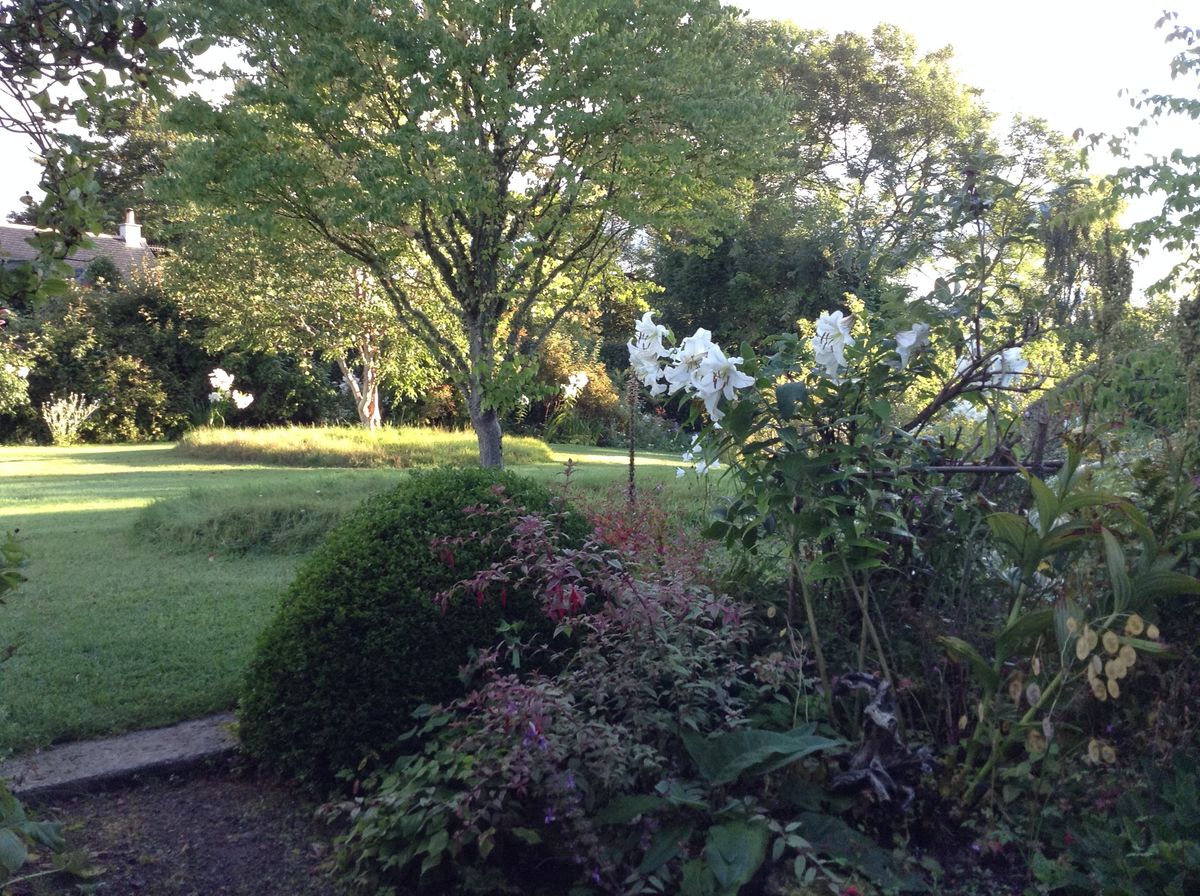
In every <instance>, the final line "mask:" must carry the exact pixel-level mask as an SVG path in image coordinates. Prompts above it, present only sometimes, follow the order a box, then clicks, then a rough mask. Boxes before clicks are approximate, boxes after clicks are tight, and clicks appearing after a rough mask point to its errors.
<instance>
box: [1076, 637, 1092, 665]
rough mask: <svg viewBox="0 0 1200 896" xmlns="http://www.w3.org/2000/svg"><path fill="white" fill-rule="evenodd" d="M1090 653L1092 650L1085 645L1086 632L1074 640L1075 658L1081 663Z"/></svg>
mask: <svg viewBox="0 0 1200 896" xmlns="http://www.w3.org/2000/svg"><path fill="white" fill-rule="evenodd" d="M1091 652H1092V649H1091V648H1090V647H1088V643H1087V632H1084V633H1083V634H1082V635H1080V636H1079V637H1078V638H1076V639H1075V658H1076V659H1077V660H1079V661H1081V662H1082V661H1083V660H1086V659H1087V657H1088V654H1089V653H1091Z"/></svg>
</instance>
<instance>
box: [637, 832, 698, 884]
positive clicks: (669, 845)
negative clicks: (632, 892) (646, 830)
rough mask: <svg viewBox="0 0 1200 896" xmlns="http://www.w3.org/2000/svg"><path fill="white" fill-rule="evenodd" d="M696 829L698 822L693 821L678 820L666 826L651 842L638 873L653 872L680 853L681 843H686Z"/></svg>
mask: <svg viewBox="0 0 1200 896" xmlns="http://www.w3.org/2000/svg"><path fill="white" fill-rule="evenodd" d="M695 829H696V823H695V822H693V821H676V822H672V823H671V824H669V825H667V826H666V827H664V828H663V829H662V830H660V831H659V832H658V833H657V834H656V835H655V836H654V840H653V841H651V843H650V848H649V849H647V850H646V854H645V855H644V856H642V862H641V864H640V865H638V868H637V873H638V874H641V875H646V874H653V873H654V872H655V871H657V870H658V869H659V868H661V867H662V866H663V865H665V864H667V862H669V861H671V859H673V858H675V856H677V855H678V854H679V847H680V844H682V843H684V842H685V841H686V840H687V839H688V838H689V837H691V836H692V831H694V830H695Z"/></svg>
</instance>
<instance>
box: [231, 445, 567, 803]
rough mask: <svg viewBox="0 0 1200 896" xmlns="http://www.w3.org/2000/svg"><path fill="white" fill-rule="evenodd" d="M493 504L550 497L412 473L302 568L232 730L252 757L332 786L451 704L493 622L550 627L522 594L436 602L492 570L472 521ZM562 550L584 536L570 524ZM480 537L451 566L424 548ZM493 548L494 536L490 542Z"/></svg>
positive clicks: (454, 475) (490, 480)
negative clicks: (431, 711) (417, 712)
mask: <svg viewBox="0 0 1200 896" xmlns="http://www.w3.org/2000/svg"><path fill="white" fill-rule="evenodd" d="M497 487H502V493H501V494H502V495H504V496H507V497H509V498H512V499H513V500H514V501H515V503H516V504H518V505H522V506H524V507H526V508H528V509H529V510H531V511H540V512H545V511H549V510H552V509H554V507H553V503H552V500H551V495H550V492H549V491H548V490H547V489H546V488H545V487H543V486H541V485H539V484H537V483H535V482H533V481H531V480H529V479H525V478H523V477H519V476H515V475H513V474H510V473H501V472H497V471H494V470H481V469H468V470H449V469H446V470H438V471H434V472H414V473H413V474H412V475H411V476H410V477H409V478H408V479H407V480H406V481H405V482H404V483H403V484H401V485H400V486H399V487H398V488H396V489H395V490H394V491H392V492H389V493H388V494H385V495H381V496H378V497H376V498H373V499H371V500H369V501H367V502H366V503H365V504H364V505H363V506H362V507H361V508H360V509H359V510H358V511H356V512H355V513H354V514H353V515H351V516H350V517H349V518H348V519H347V520H346V521H345V522H344V523H342V524H341V525H340V526H339V527H338V528H337V529H335V530H334V531H333V532H332V533H331V534H330V536H329V539H328V541H326V542H325V544H324V545H323V546H322V547H320V548H318V549H317V551H316V552H315V553H314V554H313V556H312V557H310V558H309V559H308V561H307V562H306V563H305V565H304V566H303V567H302V569H301V570H300V573H299V575H298V576H297V578H296V581H295V582H294V583H293V584H292V586H291V588H290V589H289V590H288V592H287V593H286V594H285V596H284V598H283V601H282V604H281V606H280V608H279V611H278V613H277V614H276V616H275V618H274V620H273V621H272V622H271V623H270V625H268V627H267V628H266V630H265V631H264V632H263V634H262V635H261V637H260V638H259V640H258V644H257V648H256V651H255V655H254V658H253V659H252V661H251V663H250V667H249V669H248V671H247V674H246V678H245V681H244V684H243V688H242V699H241V718H240V726H239V733H240V736H241V740H242V744H243V746H244V747H245V749H246V750H247V752H249V753H250V755H252V756H254V757H256V758H258V759H259V760H261V761H263V762H265V763H266V764H268V765H270V766H272V767H274V768H276V769H277V770H279V771H281V772H283V773H285V774H288V775H291V776H294V777H296V778H299V779H302V780H305V781H308V782H311V783H313V784H316V785H318V786H328V785H329V784H331V783H332V782H333V780H334V775H335V774H336V773H337V772H338V771H339V770H340V769H344V768H354V767H356V766H357V765H358V763H359V762H360V761H361V760H362V759H363V757H365V756H367V755H368V754H370V753H372V752H379V753H381V754H386V752H387V750H388V748H389V747H390V746H391V745H392V744H393V743H394V742H395V740H396V738H397V737H398V736H399V735H400V734H401V733H403V732H404V731H406V730H408V729H409V728H411V727H412V724H413V722H412V717H411V715H412V711H413V710H414V709H416V708H417V707H418V706H420V705H421V704H423V703H440V702H442V701H445V700H448V699H451V698H453V697H455V696H457V695H459V694H460V693H461V689H462V688H461V684H460V682H459V679H458V670H459V668H460V667H461V666H462V664H463V663H464V662H465V661H466V660H467V659H468V656H469V653H470V649H471V648H472V647H476V648H479V647H487V646H490V645H492V644H494V643H496V641H497V634H496V628H497V625H498V624H499V623H500V622H501V621H502V620H505V619H507V620H526V621H528V622H530V623H531V625H533V626H536V627H541V628H543V629H544V630H546V631H549V630H550V629H551V623H550V622H549V621H548V620H547V619H546V618H545V616H544V615H543V614H542V613H541V611H540V608H539V604H538V602H537V601H536V600H535V598H534V597H533V596H532V595H530V594H528V593H520V592H515V593H511V594H509V595H508V598H507V600H506V601H505V603H504V606H503V607H502V606H500V602H499V601H495V600H488V601H484V602H483V604H482V605H478V604H477V603H476V601H474V600H472V599H469V598H468V599H465V600H463V599H456V600H454V601H453V602H452V603H451V605H450V606H449V608H448V609H447V610H446V612H445V613H443V612H442V610H441V609H440V608H439V607H438V606H436V605H435V603H434V599H433V598H434V595H436V594H437V593H438V592H439V591H442V590H444V589H446V588H448V587H450V586H451V585H453V584H454V583H455V582H457V581H460V580H461V579H464V578H466V577H468V576H470V575H471V574H472V573H473V572H475V571H477V570H480V569H484V568H486V567H487V566H489V565H490V564H491V563H492V562H494V561H495V560H497V559H499V558H498V557H497V556H496V555H495V551H496V550H497V548H496V546H495V545H494V544H488V543H487V542H488V539H486V538H483V537H482V535H483V534H484V532H485V531H486V529H487V527H489V526H493V527H495V526H498V525H499V523H498V522H497V521H496V520H495V519H494V518H490V517H480V516H468V515H466V514H464V512H463V509H464V508H465V507H467V506H469V505H472V504H480V503H489V504H496V503H499V502H500V500H501V494H497ZM564 525H565V527H566V529H567V533H566V534H568V536H569V537H570V539H571V540H572V541H582V539H583V537H584V535H585V533H586V530H587V525H586V523H585V522H584V520H583V519H582V518H581V517H578V516H575V515H573V514H569V515H568V516H567V518H566V521H565V523H564ZM472 532H480V535H481V537H479V538H472V539H469V540H468V541H467V542H466V543H464V544H463V545H461V546H460V547H458V548H456V549H455V562H454V568H453V569H451V568H449V567H448V566H447V565H446V564H445V563H444V562H442V561H441V560H439V559H438V557H436V556H435V555H434V553H433V551H432V550H431V547H430V542H431V540H432V539H433V538H434V537H436V536H446V535H466V534H469V533H472ZM494 541H495V542H497V543H501V542H502V541H503V534H502V533H501V535H500V537H498V538H497V539H494Z"/></svg>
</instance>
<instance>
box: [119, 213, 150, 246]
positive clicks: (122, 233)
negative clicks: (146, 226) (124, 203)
mask: <svg viewBox="0 0 1200 896" xmlns="http://www.w3.org/2000/svg"><path fill="white" fill-rule="evenodd" d="M117 235H118V236H119V237H120V239H121V240H122V241H124V243H125V245H126V246H133V247H135V248H138V249H142V248H144V247H145V245H146V241H145V240H144V239H142V225H141V224H139V223H138V222H137V218H136V217H134V214H133V209H131V208H127V209H125V221H124V223H122V224H121V226H120V227H119V228H117Z"/></svg>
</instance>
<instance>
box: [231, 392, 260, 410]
mask: <svg viewBox="0 0 1200 896" xmlns="http://www.w3.org/2000/svg"><path fill="white" fill-rule="evenodd" d="M229 398H230V400H231V401H232V402H233V405H234V407H236V408H237V409H238V410H239V411H244V410H246V408H248V407H250V405H252V404H253V403H254V396H253V395H250V394H249V393H247V392H239V391H238V390H237V389H234V390H233V391H232V392H230V393H229Z"/></svg>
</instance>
